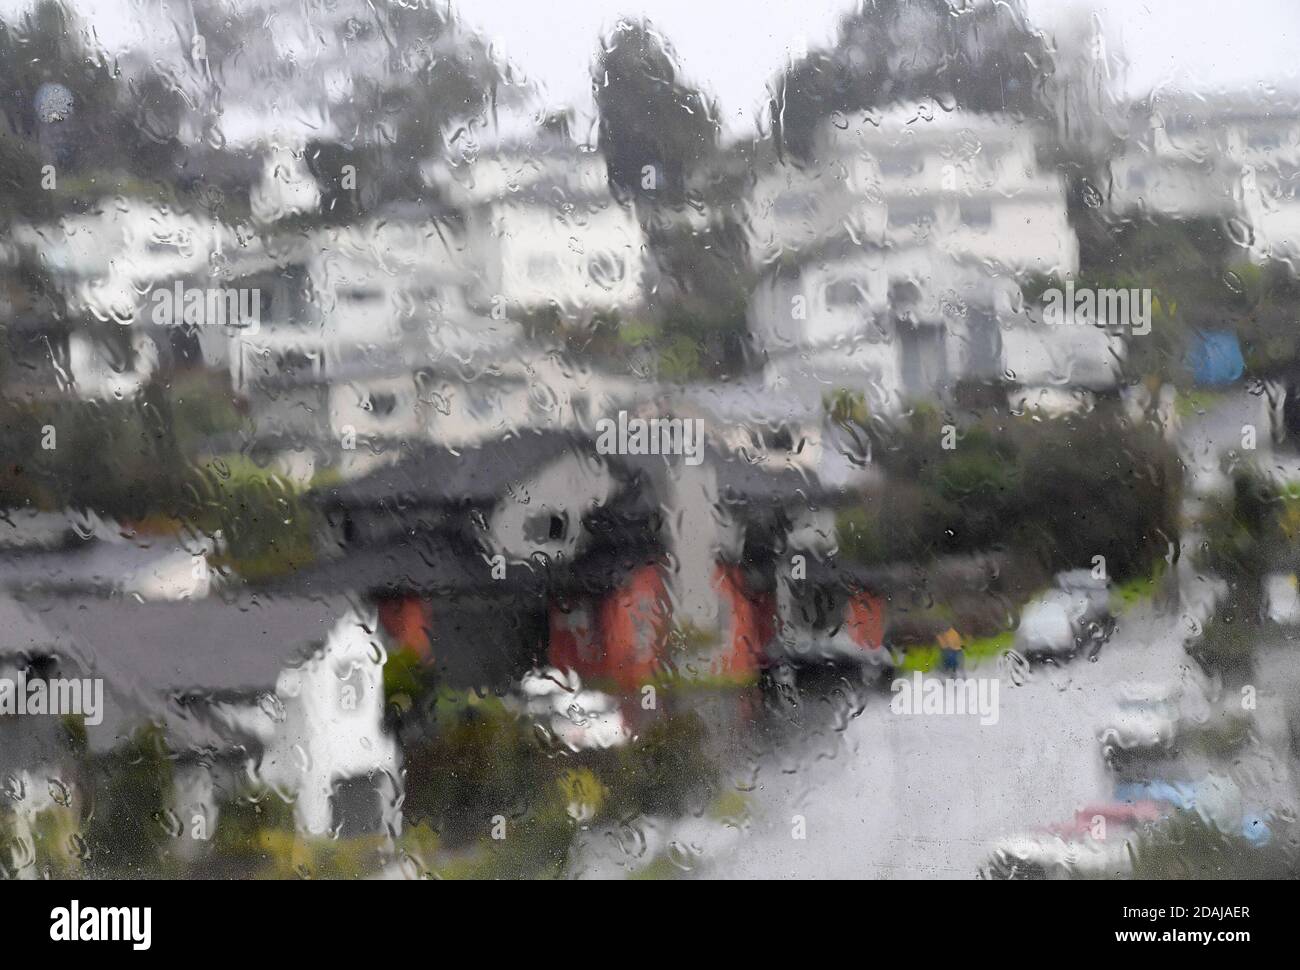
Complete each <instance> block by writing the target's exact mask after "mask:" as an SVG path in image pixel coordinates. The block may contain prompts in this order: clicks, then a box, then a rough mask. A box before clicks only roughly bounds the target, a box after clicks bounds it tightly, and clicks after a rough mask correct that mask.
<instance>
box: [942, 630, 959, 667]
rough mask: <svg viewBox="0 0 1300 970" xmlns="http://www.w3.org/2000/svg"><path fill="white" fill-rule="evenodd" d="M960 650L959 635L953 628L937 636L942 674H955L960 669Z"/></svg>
mask: <svg viewBox="0 0 1300 970" xmlns="http://www.w3.org/2000/svg"><path fill="white" fill-rule="evenodd" d="M962 649H963V644H962V639H961V634H960V633H958V632H957V630H956V628H955V627H948V629H946V630H944V631H943V632H942V633H940V634H939V665H940V668H941V669H942V670H943V672H944V673H946V674H955V673H956V672H957V671H958V670H960V669H961V661H962Z"/></svg>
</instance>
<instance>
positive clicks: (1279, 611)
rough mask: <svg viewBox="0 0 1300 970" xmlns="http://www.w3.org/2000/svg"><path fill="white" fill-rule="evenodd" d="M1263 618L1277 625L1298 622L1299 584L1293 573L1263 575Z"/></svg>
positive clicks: (1293, 624) (1299, 611)
mask: <svg viewBox="0 0 1300 970" xmlns="http://www.w3.org/2000/svg"><path fill="white" fill-rule="evenodd" d="M1263 592H1264V618H1265V619H1266V620H1268V622H1270V623H1276V624H1278V625H1279V626H1296V625H1298V624H1300V585H1298V584H1297V582H1296V577H1295V574H1294V573H1273V574H1271V575H1269V576H1265V577H1264V591H1263Z"/></svg>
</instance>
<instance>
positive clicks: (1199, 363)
mask: <svg viewBox="0 0 1300 970" xmlns="http://www.w3.org/2000/svg"><path fill="white" fill-rule="evenodd" d="M1187 366H1188V368H1189V369H1190V370H1191V372H1192V379H1193V380H1195V381H1196V383H1197V384H1231V383H1232V382H1233V381H1235V380H1237V379H1238V378H1239V377H1241V375H1242V374H1243V373H1244V372H1245V370H1246V361H1245V360H1244V359H1243V358H1242V356H1241V343H1240V342H1239V341H1238V340H1237V335H1236V334H1235V333H1233V332H1232V331H1230V330H1210V331H1206V332H1204V333H1198V334H1197V335H1196V336H1195V337H1194V338H1193V340H1192V347H1191V350H1189V351H1188V353H1187Z"/></svg>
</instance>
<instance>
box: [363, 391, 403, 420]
mask: <svg viewBox="0 0 1300 970" xmlns="http://www.w3.org/2000/svg"><path fill="white" fill-rule="evenodd" d="M396 408H397V395H396V394H393V393H390V392H388V391H370V392H369V393H368V394H367V395H366V410H367V411H370V412H371V413H373V414H374V415H375V416H376V417H381V418H386V417H388V416H389V415H391V414H392V413H393V411H394V410H396Z"/></svg>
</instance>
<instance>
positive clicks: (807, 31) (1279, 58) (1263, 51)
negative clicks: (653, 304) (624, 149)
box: [0, 0, 1300, 134]
mask: <svg viewBox="0 0 1300 970" xmlns="http://www.w3.org/2000/svg"><path fill="white" fill-rule="evenodd" d="M143 2H149V0H76V3H75V4H74V6H75V8H76V9H77V11H78V12H79V13H80V14H81V15H82V16H83V17H86V18H88V19H90V20H91V21H92V22H93V23H94V25H95V28H96V31H97V32H98V35H99V37H100V40H101V42H102V43H103V44H105V45H106V46H107V47H109V48H110V49H120V48H121V47H123V46H128V45H130V44H131V43H132V42H133V39H134V38H138V37H139V36H140V24H141V23H142V22H152V23H153V24H155V25H157V23H158V19H159V18H158V16H157V13H156V12H151V13H149V14H144V13H142V10H143V9H144V8H142V7H141V6H140V4H141V3H143ZM155 2H156V0H155ZM162 2H164V3H165V0H162ZM272 2H274V0H272ZM284 3H285V5H286V6H287V8H288V9H297V4H296V2H295V0H284ZM1027 3H1028V8H1029V13H1030V16H1031V19H1032V20H1033V22H1034V23H1035V24H1036V25H1037V26H1039V27H1041V28H1042V29H1044V30H1047V31H1049V32H1051V31H1053V30H1054V29H1057V28H1058V27H1060V26H1061V25H1063V24H1067V23H1070V22H1073V21H1076V20H1077V15H1078V13H1079V12H1080V11H1084V12H1089V11H1096V12H1098V13H1100V14H1101V16H1102V17H1103V18H1104V21H1105V23H1106V25H1107V37H1108V43H1109V44H1110V45H1111V47H1112V49H1114V48H1115V47H1118V49H1119V50H1120V51H1121V52H1122V54H1123V56H1124V57H1125V59H1126V60H1127V62H1128V71H1127V85H1128V89H1129V92H1130V93H1132V94H1144V93H1146V92H1149V91H1150V90H1151V89H1152V88H1153V87H1157V86H1164V87H1172V88H1178V87H1193V88H1202V89H1204V88H1252V89H1255V90H1256V91H1258V90H1260V89H1261V88H1264V89H1266V88H1267V87H1268V86H1279V87H1283V88H1287V89H1291V90H1297V89H1300V83H1298V82H1297V67H1296V64H1297V60H1298V58H1297V56H1296V52H1295V48H1296V43H1297V40H1300V30H1298V28H1300V0H1237V2H1235V3H1225V2H1224V0H1146V2H1143V0H1082V2H1080V0H1027ZM28 5H29V3H28V0H0V11H6V12H12V11H13V10H15V9H21V8H24V7H26V6H28ZM241 5H242V4H241ZM453 6H454V7H455V8H456V9H458V10H459V11H461V15H462V17H463V19H464V20H465V21H466V22H467V23H468V24H469V25H471V26H474V27H476V28H478V29H479V30H480V31H481V32H482V33H483V34H484V35H486V36H487V37H489V38H493V39H495V40H496V41H497V42H498V43H499V45H500V48H501V50H502V51H503V52H504V54H505V56H507V57H508V58H509V59H510V61H511V62H512V63H513V64H514V65H516V67H518V68H520V69H522V70H523V71H524V72H525V74H526V75H527V76H528V77H529V78H531V79H532V80H533V81H534V82H535V83H536V84H537V86H538V87H539V88H540V89H541V90H542V92H543V93H544V96H545V98H546V100H547V102H548V103H549V104H551V105H575V106H577V107H578V108H579V110H581V111H584V112H586V111H590V106H591V90H590V88H591V83H590V78H589V73H588V72H589V70H590V64H591V61H592V57H593V53H594V51H595V48H596V38H597V37H598V36H599V35H600V34H601V33H602V32H604V31H606V30H608V29H609V28H610V27H611V26H612V25H613V24H614V23H615V22H616V21H617V20H618V18H619V16H620V15H621V14H622V15H643V16H647V17H649V18H650V20H651V21H652V22H653V23H654V24H655V25H656V26H657V27H658V28H659V29H660V30H661V31H662V32H663V33H664V34H665V35H666V36H667V37H668V38H669V39H670V40H671V42H672V43H673V45H674V46H675V47H676V49H677V52H678V54H679V56H680V60H681V64H682V67H683V70H684V73H685V74H686V76H687V77H688V78H690V79H691V80H693V81H695V82H696V83H699V84H701V85H702V86H704V87H706V88H707V89H708V90H710V91H711V92H712V93H713V94H714V95H715V96H716V97H717V98H718V100H719V101H720V103H721V106H722V109H723V113H724V116H725V117H726V119H727V127H728V129H729V130H730V131H731V132H732V133H735V134H739V133H745V132H748V131H749V130H751V129H752V127H753V118H754V115H755V111H756V107H757V105H758V104H759V103H760V102H761V100H762V99H763V92H764V85H765V84H766V82H767V81H768V80H769V79H770V78H771V77H772V76H773V75H774V74H775V72H776V71H777V70H778V69H779V67H780V66H781V64H782V63H783V62H784V61H785V60H786V58H787V57H788V56H789V52H790V50H791V49H792V48H796V49H797V48H798V46H799V45H800V44H807V45H808V46H817V45H819V44H824V43H826V42H827V41H828V40H829V39H830V38H831V37H832V36H833V34H834V30H835V25H836V22H837V21H838V19H839V17H840V16H841V15H842V13H843V12H844V11H845V10H847V9H850V8H851V6H852V2H851V0H760V2H757V3H756V2H753V0H743V2H742V0H472V2H461V3H454V4H453ZM1072 15H1074V16H1072ZM137 42H138V41H137Z"/></svg>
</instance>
